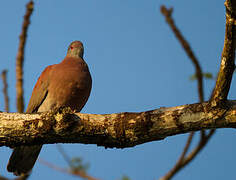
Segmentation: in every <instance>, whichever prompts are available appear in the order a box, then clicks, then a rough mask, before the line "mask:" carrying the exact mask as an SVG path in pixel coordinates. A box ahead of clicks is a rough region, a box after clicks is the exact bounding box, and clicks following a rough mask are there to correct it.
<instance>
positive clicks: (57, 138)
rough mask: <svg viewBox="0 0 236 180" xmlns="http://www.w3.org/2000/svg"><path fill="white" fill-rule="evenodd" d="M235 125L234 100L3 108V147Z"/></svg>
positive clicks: (152, 136)
mask: <svg viewBox="0 0 236 180" xmlns="http://www.w3.org/2000/svg"><path fill="white" fill-rule="evenodd" d="M235 127H236V101H227V102H225V105H224V106H220V107H214V108H212V107H211V106H210V105H209V103H208V102H205V103H197V104H190V105H183V106H177V107H170V108H160V109H156V110H152V111H146V112H140V113H128V112H125V113H117V114H104V115H100V114H81V113H72V112H71V111H70V110H68V109H63V110H62V111H61V112H60V113H59V112H56V111H51V112H47V113H40V114H20V113H0V134H1V136H0V146H9V147H15V146H18V145H34V144H53V143H84V144H97V145H99V146H105V147H109V148H113V147H116V148H126V147H133V146H135V145H138V144H142V143H146V142H150V141H156V140H162V139H164V138H166V137H168V136H173V135H176V134H183V133H187V132H191V131H199V130H202V129H215V128H235Z"/></svg>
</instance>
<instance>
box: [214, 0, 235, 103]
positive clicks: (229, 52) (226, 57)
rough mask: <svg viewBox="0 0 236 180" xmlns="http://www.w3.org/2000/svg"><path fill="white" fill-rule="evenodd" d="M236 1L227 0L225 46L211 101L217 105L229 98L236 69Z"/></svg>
mask: <svg viewBox="0 0 236 180" xmlns="http://www.w3.org/2000/svg"><path fill="white" fill-rule="evenodd" d="M235 6H236V2H235V1H234V0H226V1H225V7H226V25H225V40H224V48H223V52H222V56H221V65H220V71H219V73H218V76H217V81H216V86H215V89H214V91H213V94H212V97H211V101H212V105H217V104H218V103H219V102H221V101H225V100H226V99H227V96H228V93H229V89H230V84H231V80H232V76H233V72H234V69H235V64H234V59H235V45H236V44H235V43H236V20H235V17H236V16H235V15H236V8H235Z"/></svg>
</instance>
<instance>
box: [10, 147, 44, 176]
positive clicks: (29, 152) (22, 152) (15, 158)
mask: <svg viewBox="0 0 236 180" xmlns="http://www.w3.org/2000/svg"><path fill="white" fill-rule="evenodd" d="M41 148H42V146H41V145H34V146H19V147H17V148H15V149H14V151H13V153H12V155H11V157H10V159H9V162H8V165H7V170H8V171H9V172H13V173H14V174H15V175H16V176H20V175H23V174H28V173H29V172H30V171H31V169H32V168H33V166H34V164H35V161H36V160H37V158H38V155H39V152H40V150H41Z"/></svg>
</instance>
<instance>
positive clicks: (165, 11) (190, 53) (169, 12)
mask: <svg viewBox="0 0 236 180" xmlns="http://www.w3.org/2000/svg"><path fill="white" fill-rule="evenodd" d="M172 12H173V8H170V9H167V8H166V7H165V6H161V13H162V14H163V15H164V16H165V18H166V22H167V23H168V25H169V26H170V27H171V29H172V31H173V32H174V34H175V36H176V38H177V39H178V40H179V42H180V44H181V45H182V47H183V48H184V50H185V52H186V53H187V55H188V57H189V58H190V59H191V61H192V63H193V64H194V66H195V71H196V72H195V73H196V76H197V81H198V94H199V99H200V102H203V101H204V95H203V83H202V81H203V73H202V69H201V66H200V64H199V63H198V60H197V58H196V56H195V55H194V53H193V51H192V48H191V47H190V45H189V43H188V42H187V41H186V40H185V38H184V37H183V35H182V33H181V32H180V31H179V29H178V28H177V27H176V25H175V22H174V20H173V19H172V17H171V16H172Z"/></svg>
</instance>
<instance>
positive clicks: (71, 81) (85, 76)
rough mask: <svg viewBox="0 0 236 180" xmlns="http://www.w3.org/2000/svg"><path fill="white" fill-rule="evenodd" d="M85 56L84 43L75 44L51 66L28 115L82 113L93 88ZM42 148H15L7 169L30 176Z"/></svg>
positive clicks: (37, 87)
mask: <svg viewBox="0 0 236 180" xmlns="http://www.w3.org/2000/svg"><path fill="white" fill-rule="evenodd" d="M83 54H84V48H83V44H82V43H81V42H80V41H74V42H72V43H71V44H70V46H69V48H68V51H67V55H66V57H65V59H64V60H63V61H62V62H61V63H59V64H54V65H51V66H48V67H47V68H46V69H45V70H44V71H43V72H42V74H41V75H40V77H39V78H38V81H37V83H36V85H35V87H34V89H33V92H32V96H31V98H30V101H29V105H28V107H27V110H26V113H35V112H45V111H49V110H51V109H53V108H60V107H70V108H71V109H72V110H76V111H78V112H79V111H81V109H82V108H83V107H84V105H85V103H86V102H87V100H88V98H89V95H90V91H91V87H92V78H91V75H90V72H89V68H88V66H87V64H86V62H85V61H84V60H83ZM41 148H42V145H34V146H20V147H17V148H15V149H14V151H13V153H12V155H11V157H10V160H9V162H8V166H7V170H8V171H9V172H13V173H14V174H15V175H22V174H27V173H29V172H30V171H31V169H32V168H33V166H34V164H35V161H36V160H37V158H38V155H39V152H40V150H41Z"/></svg>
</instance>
